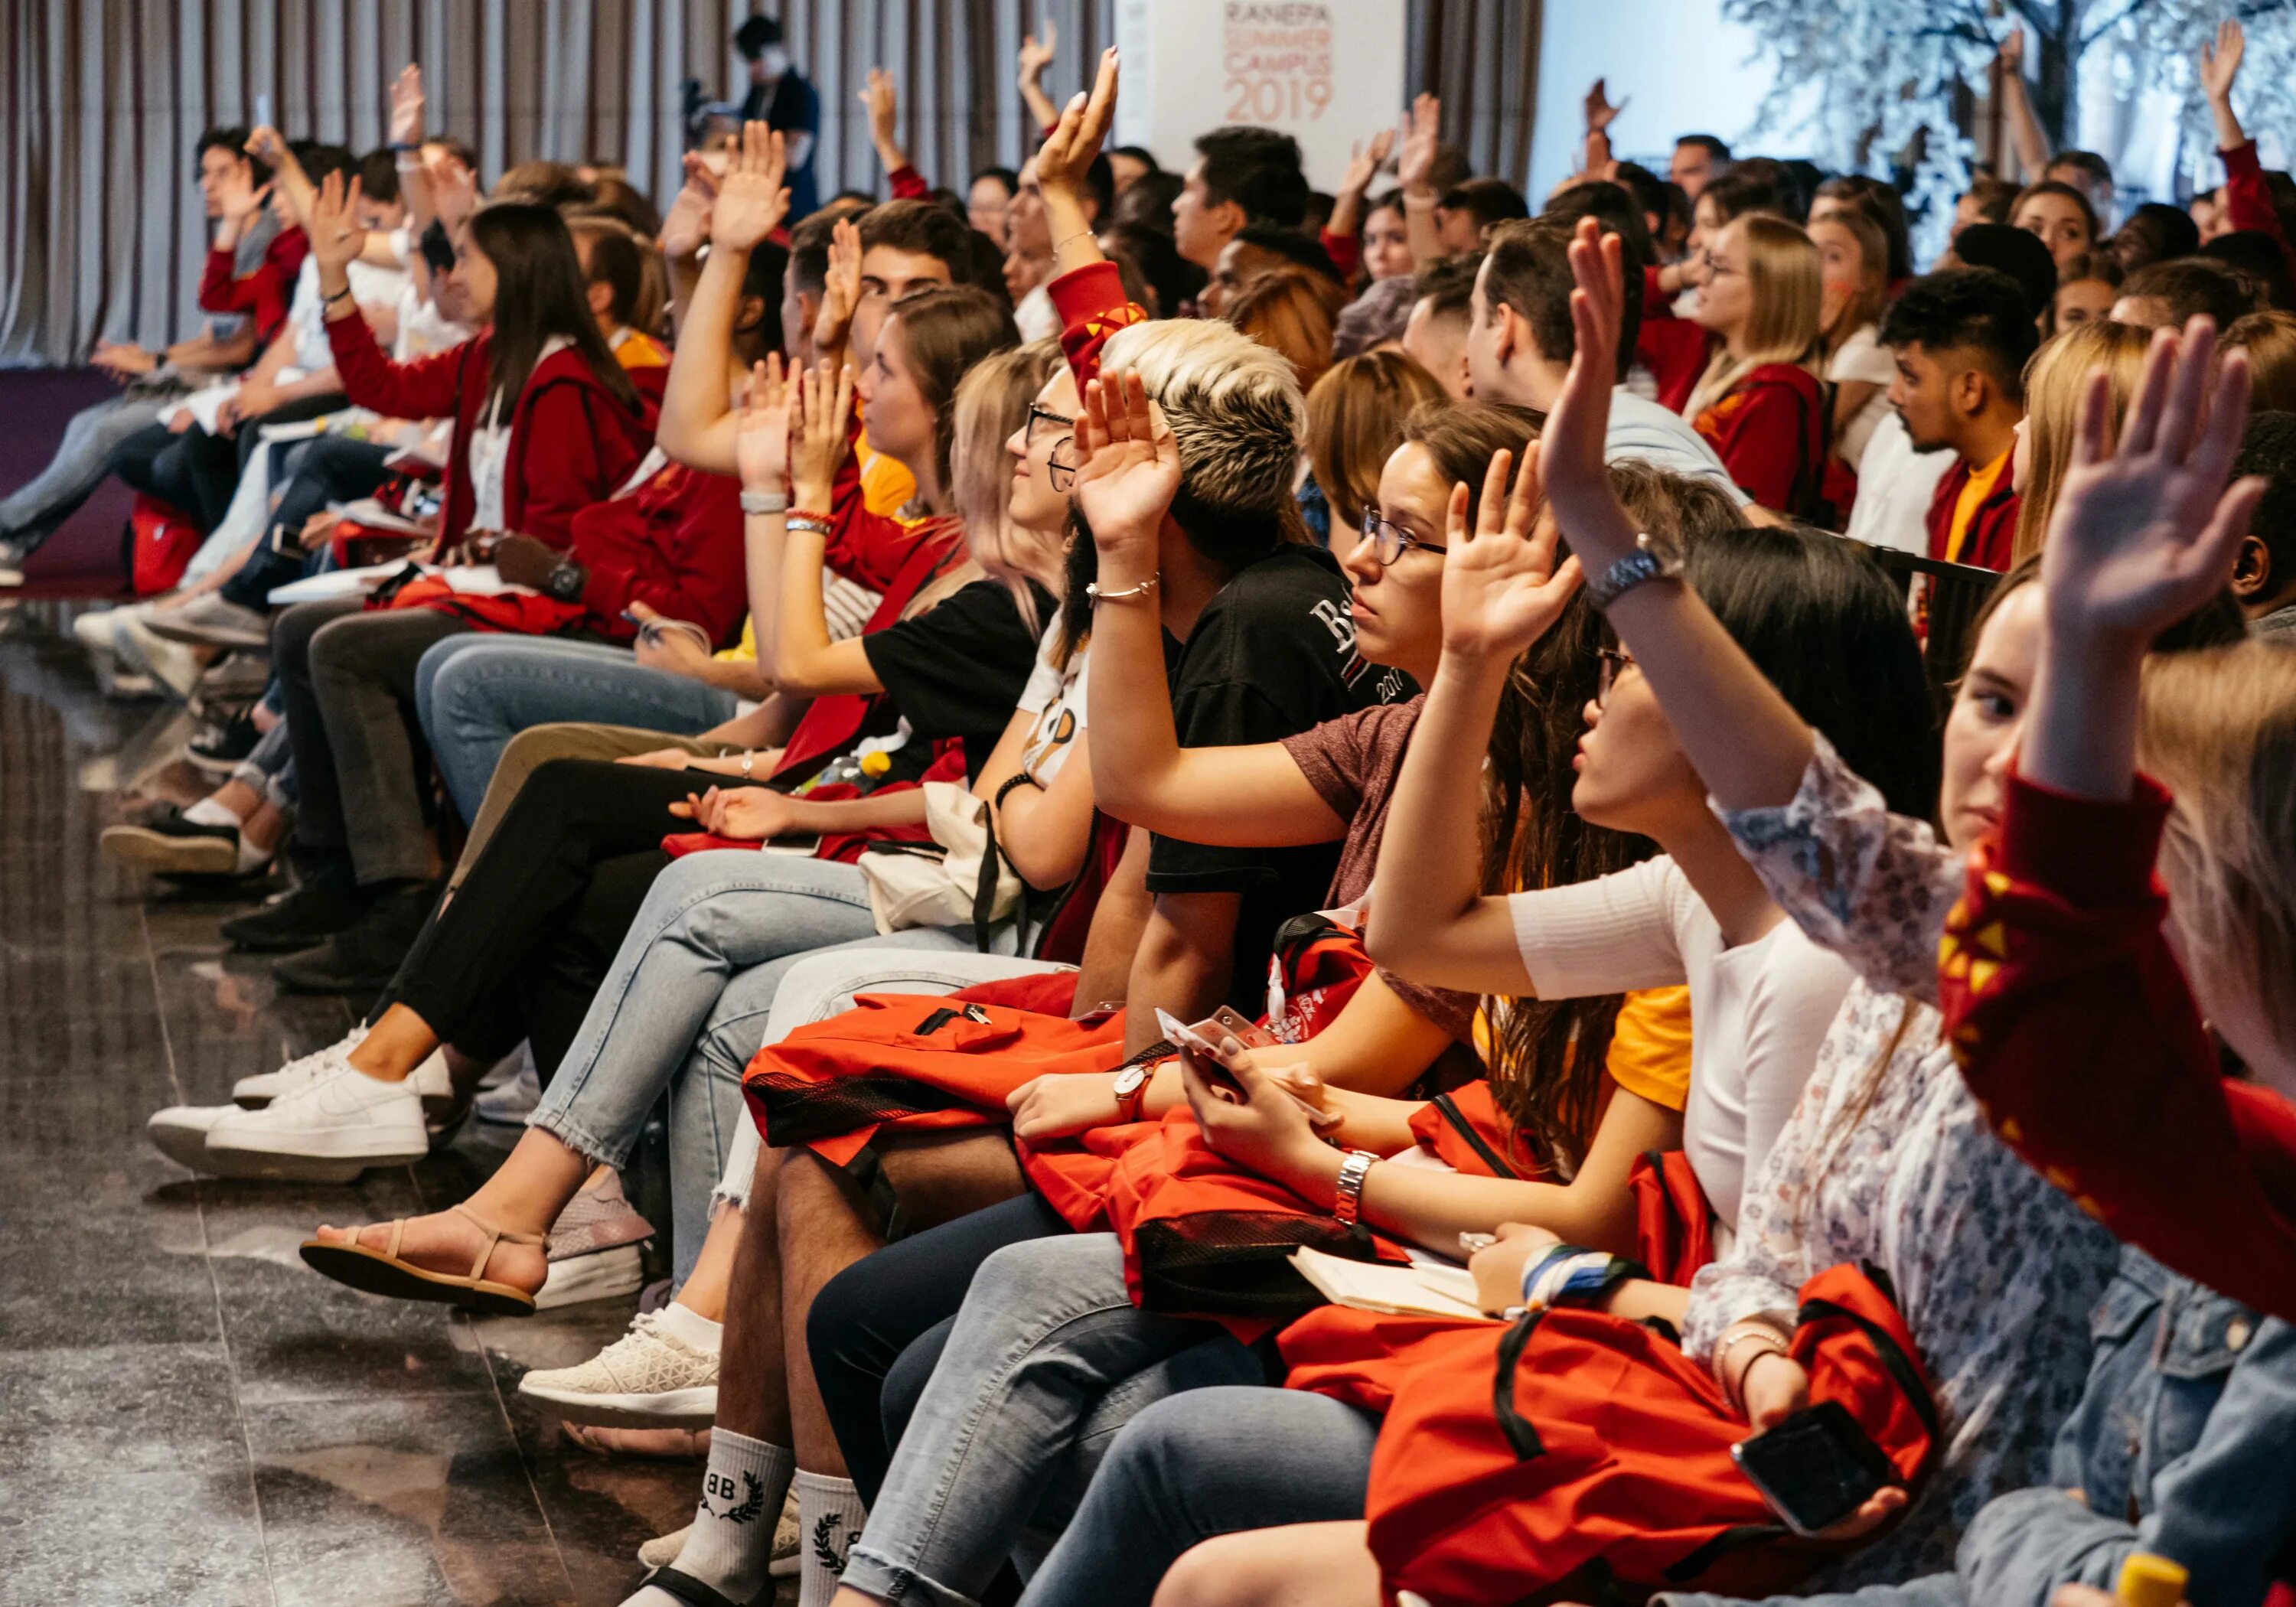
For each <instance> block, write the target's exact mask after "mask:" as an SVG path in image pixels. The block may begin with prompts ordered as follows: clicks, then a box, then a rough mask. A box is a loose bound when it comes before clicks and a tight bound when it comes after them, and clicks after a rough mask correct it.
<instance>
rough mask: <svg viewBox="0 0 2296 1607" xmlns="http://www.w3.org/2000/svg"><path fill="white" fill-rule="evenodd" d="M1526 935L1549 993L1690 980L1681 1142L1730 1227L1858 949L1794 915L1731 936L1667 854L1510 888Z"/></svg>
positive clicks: (1532, 965)
mask: <svg viewBox="0 0 2296 1607" xmlns="http://www.w3.org/2000/svg"><path fill="white" fill-rule="evenodd" d="M1507 902H1508V904H1509V905H1510V906H1512V910H1511V913H1512V914H1513V917H1514V932H1515V947H1517V948H1518V949H1519V950H1520V951H1521V955H1522V963H1523V969H1524V970H1525V971H1526V972H1528V973H1529V977H1530V982H1531V987H1532V988H1533V989H1534V991H1536V992H1537V993H1538V996H1539V997H1541V998H1545V999H1565V998H1579V997H1584V996H1587V995H1589V994H1603V993H1624V992H1626V991H1628V990H1629V989H1631V988H1667V987H1675V986H1679V985H1681V984H1683V983H1685V982H1686V983H1688V984H1689V986H1690V1021H1691V1037H1690V1095H1689V1100H1688V1103H1685V1105H1684V1107H1683V1111H1682V1147H1683V1149H1684V1151H1685V1152H1686V1153H1687V1154H1688V1155H1689V1157H1690V1164H1691V1168H1692V1169H1693V1171H1695V1172H1696V1173H1697V1174H1698V1184H1699V1186H1700V1187H1701V1188H1702V1189H1703V1190H1705V1192H1706V1201H1707V1203H1708V1204H1709V1205H1710V1206H1712V1207H1713V1208H1714V1215H1715V1218H1716V1220H1717V1222H1718V1223H1719V1224H1720V1226H1722V1227H1723V1228H1725V1229H1726V1230H1730V1231H1733V1232H1734V1231H1735V1228H1736V1226H1737V1221H1738V1201H1739V1197H1740V1194H1741V1193H1742V1191H1743V1186H1744V1184H1745V1180H1746V1179H1747V1178H1748V1177H1752V1176H1753V1175H1754V1172H1755V1170H1756V1168H1759V1166H1760V1165H1761V1163H1762V1159H1763V1157H1764V1156H1766V1155H1767V1154H1768V1153H1769V1150H1770V1145H1771V1144H1772V1143H1773V1142H1774V1141H1775V1139H1776V1137H1777V1136H1778V1133H1779V1131H1780V1130H1781V1129H1782V1128H1784V1126H1785V1124H1786V1118H1787V1117H1789V1116H1791V1115H1792V1113H1793V1108H1794V1103H1795V1102H1796V1101H1797V1100H1799V1099H1800V1097H1801V1086H1802V1084H1803V1083H1804V1082H1806V1081H1808V1078H1809V1074H1810V1072H1811V1071H1812V1070H1815V1069H1816V1065H1817V1050H1818V1045H1820V1044H1821V1043H1823V1042H1824V1041H1825V1034H1826V1029H1827V1028H1829V1027H1830V1026H1832V1025H1833V1018H1834V1015H1835V1013H1837V1012H1838V1011H1839V1010H1840V1009H1841V1000H1842V996H1844V995H1845V994H1847V993H1848V992H1849V984H1850V982H1851V980H1852V973H1851V972H1850V969H1849V964H1848V963H1847V962H1845V961H1844V960H1843V959H1842V958H1841V956H1840V955H1835V954H1832V953H1830V952H1828V951H1827V950H1825V949H1823V948H1820V947H1817V945H1816V944H1815V943H1812V942H1811V941H1810V940H1809V939H1808V938H1807V937H1806V936H1804V935H1803V933H1802V930H1801V928H1800V927H1799V926H1796V925H1795V924H1794V923H1793V922H1792V921H1790V920H1781V921H1779V922H1778V923H1777V924H1776V925H1775V926H1773V927H1772V928H1770V930H1769V931H1767V932H1765V933H1764V934H1763V935H1762V936H1761V937H1759V938H1758V939H1755V940H1754V941H1753V942H1751V943H1741V944H1739V945H1738V946H1737V947H1734V948H1726V947H1723V943H1722V929H1721V927H1720V926H1719V925H1718V924H1717V923H1716V922H1715V919H1714V917H1713V915H1712V914H1709V913H1708V911H1707V908H1706V906H1705V904H1704V903H1703V902H1702V901H1701V899H1700V898H1699V897H1698V894H1697V893H1696V892H1695V891H1694V890H1693V889H1692V888H1691V885H1690V879H1689V878H1688V877H1687V876H1685V875H1684V874H1683V873H1682V872H1681V870H1680V869H1679V868H1677V866H1676V865H1675V863H1674V861H1673V860H1672V859H1670V858H1668V857H1665V856H1663V855H1661V857H1658V858H1655V859H1647V860H1644V862H1643V863H1642V864H1640V865H1636V866H1634V867H1632V868H1631V869H1628V870H1624V871H1620V872H1618V873H1615V874H1613V875H1609V876H1603V877H1601V878H1598V879H1597V880H1595V881H1586V882H1580V883H1579V884H1577V885H1575V886H1571V887H1557V888H1547V889H1544V890H1540V891H1538V892H1535V893H1516V894H1513V896H1512V897H1510V898H1508V900H1507Z"/></svg>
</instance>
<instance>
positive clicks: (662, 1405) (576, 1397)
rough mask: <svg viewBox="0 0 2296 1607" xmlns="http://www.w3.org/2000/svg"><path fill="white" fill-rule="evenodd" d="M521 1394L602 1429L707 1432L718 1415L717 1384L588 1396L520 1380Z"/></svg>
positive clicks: (573, 1420)
mask: <svg viewBox="0 0 2296 1607" xmlns="http://www.w3.org/2000/svg"><path fill="white" fill-rule="evenodd" d="M518 1392H519V1394H520V1395H521V1396H522V1397H524V1398H526V1399H528V1400H530V1401H532V1402H533V1403H534V1404H535V1405H536V1406H540V1407H541V1408H542V1409H543V1410H544V1411H545V1412H548V1413H549V1414H551V1415H552V1416H553V1417H558V1418H562V1419H563V1420H565V1421H566V1422H568V1423H586V1424H589V1425H590V1426H592V1427H594V1428H601V1429H706V1428H708V1427H709V1425H710V1423H712V1422H714V1421H715V1420H716V1418H717V1385H716V1384H707V1385H703V1386H701V1387H700V1388H697V1389H692V1390H664V1391H663V1392H661V1393H660V1394H659V1395H585V1394H583V1393H582V1392H580V1391H579V1390H550V1389H537V1388H536V1387H535V1386H534V1385H533V1384H532V1383H530V1382H528V1381H527V1380H526V1379H521V1380H519V1384H518Z"/></svg>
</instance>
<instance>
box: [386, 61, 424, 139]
mask: <svg viewBox="0 0 2296 1607" xmlns="http://www.w3.org/2000/svg"><path fill="white" fill-rule="evenodd" d="M422 110H423V107H422V68H420V67H418V66H417V65H415V64H414V62H412V61H409V62H408V63H407V64H406V66H404V67H402V68H400V69H399V70H398V77H397V78H393V79H392V80H391V81H390V143H392V144H394V145H412V144H414V143H415V142H417V141H418V140H420V139H421V138H422Z"/></svg>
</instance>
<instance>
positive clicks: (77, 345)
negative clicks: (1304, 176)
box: [0, 0, 1540, 364]
mask: <svg viewBox="0 0 2296 1607" xmlns="http://www.w3.org/2000/svg"><path fill="white" fill-rule="evenodd" d="M1408 5H1409V10H1410V13H1411V20H1410V35H1409V37H1410V47H1409V50H1410V59H1409V62H1408V68H1407V70H1408V74H1409V81H1410V84H1411V86H1413V87H1414V88H1426V89H1432V90H1435V91H1437V92H1438V93H1439V94H1443V95H1444V97H1445V107H1444V112H1445V116H1444V121H1445V126H1446V134H1447V136H1448V137H1450V138H1452V139H1454V140H1456V141H1457V142H1458V143H1460V144H1462V145H1463V146H1464V148H1465V150H1466V151H1467V153H1468V156H1469V158H1470V160H1471V161H1472V164H1473V166H1474V168H1475V169H1476V170H1477V171H1478V172H1484V173H1497V174H1499V175H1501V176H1506V177H1509V178H1512V179H1513V180H1514V181H1515V182H1517V183H1520V182H1521V179H1522V176H1523V175H1524V174H1525V173H1526V172H1527V171H1528V170H1529V150H1530V127H1531V117H1532V111H1533V107H1534V103H1535V102H1536V100H1537V88H1538V18H1539V11H1540V4H1539V3H1538V0H1408ZM755 11H767V12H771V13H773V14H777V15H779V16H780V17H781V19H782V21H783V27H784V29H786V31H787V34H788V37H789V45H790V50H791V55H792V56H793V57H794V58H795V60H796V61H797V62H798V64H799V67H800V68H801V69H802V70H804V71H805V72H806V73H807V75H808V77H809V78H811V79H812V80H813V82H814V84H815V86H816V88H817V89H818V90H819V91H820V94H821V113H822V119H821V143H820V152H819V155H818V157H817V159H816V160H817V162H818V171H819V175H820V181H821V189H822V193H824V195H826V194H828V193H832V192H833V191H834V190H836V189H838V188H840V187H842V186H845V185H857V186H860V187H863V188H875V187H877V186H878V184H879V180H880V175H879V173H878V171H877V162H876V158H875V155H874V153H873V151H872V150H871V148H870V143H869V135H868V125H867V120H866V117H865V112H864V111H863V108H862V106H861V103H860V102H859V100H858V98H857V97H858V94H859V90H860V86H861V84H862V82H863V81H864V79H865V76H866V74H867V72H868V70H869V69H870V68H872V67H874V66H883V67H886V68H888V69H890V70H891V71H892V72H893V73H894V74H895V75H896V77H897V78H898V80H899V83H900V86H901V90H902V96H903V100H902V118H903V124H904V128H903V137H904V138H905V140H906V143H907V145H908V148H909V151H910V153H911V155H912V157H913V159H914V161H915V163H916V165H917V167H918V168H920V169H921V170H922V171H923V172H924V173H926V174H928V175H931V176H933V177H934V178H935V179H936V180H937V181H939V182H942V183H947V184H951V185H953V186H955V187H959V188H962V186H963V184H964V181H965V179H966V178H967V177H968V176H970V175H971V174H972V172H973V171H974V170H975V169H976V168H980V167H981V166H984V165H986V164H988V163H990V162H1000V163H1004V164H1006V165H1013V166H1017V165H1018V163H1019V162H1020V160H1021V157H1022V155H1023V153H1024V138H1025V139H1028V140H1030V141H1033V134H1032V132H1031V131H1029V130H1027V129H1026V128H1025V124H1026V120H1027V119H1026V114H1025V112H1024V111H1023V110H1022V108H1021V99H1020V94H1019V91H1018V89H1017V88H1016V87H1015V86H1014V83H1013V60H1014V57H1015V55H1016V54H1017V53H1018V52H1019V49H1020V45H1021V35H1022V34H1023V33H1024V32H1026V31H1028V30H1029V29H1031V28H1035V27H1037V26H1039V23H1040V20H1041V19H1042V18H1044V17H1046V16H1048V15H1049V16H1050V17H1051V18H1053V19H1054V21H1055V22H1056V24H1057V26H1058V28H1059V30H1060V59H1059V60H1058V61H1056V62H1055V64H1054V67H1053V69H1052V70H1051V72H1050V73H1049V74H1048V78H1047V85H1046V87H1047V88H1048V90H1050V92H1051V93H1052V94H1053V96H1054V99H1055V100H1056V101H1058V100H1062V99H1063V98H1065V97H1066V96H1067V95H1069V94H1073V93H1074V92H1075V91H1076V90H1077V89H1078V88H1079V87H1082V86H1083V84H1084V81H1085V73H1086V70H1087V68H1088V67H1089V66H1090V65H1091V64H1092V63H1093V62H1094V61H1096V60H1097V58H1098V55H1099V53H1100V51H1101V49H1102V48H1103V46H1104V45H1108V44H1109V43H1111V41H1112V40H1113V38H1114V32H1115V20H1114V11H1115V0H1034V4H1025V3H1024V0H875V3H864V0H784V3H783V4H781V5H779V6H778V7H775V6H768V5H764V4H758V0H0V140H4V149H0V362H9V363H47V364H70V363H75V362H78V361H80V360H81V359H82V358H83V357H85V356H86V352H87V350H88V348H89V347H90V346H91V345H92V344H93V342H94V340H96V339H97V338H98V337H99V336H101V337H102V338H105V339H111V340H139V341H142V342H143V343H145V344H147V345H154V344H159V343H162V342H165V341H167V340H174V339H178V338H181V337H182V336H183V335H184V334H186V333H189V332H191V331H192V330H193V329H194V328H195V327H196V324H197V319H198V314H197V311H196V308H195V307H193V293H192V292H193V286H194V284H195V283H196V281H197V279H198V275H199V266H200V261H201V256H202V255H203V253H204V251H205V249H206V240H207V233H208V225H207V222H206V220H205V218H204V217H202V215H201V207H200V197H199V192H198V189H197V186H196V184H194V182H193V168H194V164H193V158H192V150H193V143H194V142H195V141H196V140H197V138H198V136H199V134H200V131H201V129H202V128H205V127H209V126H210V125H215V124H236V125H244V124H248V123H250V122H252V121H253V120H254V119H255V115H256V112H257V110H258V104H259V103H260V102H259V98H258V97H267V98H268V104H269V107H270V110H271V114H272V119H273V120H274V121H275V123H276V124H277V125H278V126H279V127H280V128H281V129H282V130H283V132H284V133H286V134H287V135H289V136H290V137H296V136H300V135H311V136H313V137H316V138H319V139H324V140H329V141H332V142H336V143H343V144H348V145H349V146H351V147H352V148H354V149H357V150H365V149H368V148H371V147H373V146H374V145H377V144H380V143H382V141H383V139H384V137H385V135H386V123H387V119H388V117H389V82H390V79H391V77H392V76H393V75H394V74H395V73H396V72H397V71H398V69H399V68H400V67H401V66H402V65H403V64H405V63H406V62H407V61H418V62H420V63H421V64H422V70H423V78H424V84H425V89H426V91H427V94H428V97H429V102H430V125H431V127H433V128H439V129H444V130H445V131H447V132H448V133H451V134H454V135H458V136H460V137H462V138H463V139H465V140H468V141H469V142H470V143H471V144H472V145H473V146H474V147H475V148H476V149H477V150H478V152H479V155H480V163H481V167H482V168H483V170H484V171H485V172H486V173H488V174H489V175H492V174H496V173H499V172H500V171H502V169H503V168H505V167H507V166H509V165H510V164H512V163H513V162H518V161H524V160H532V159H536V158H543V159H550V160H564V161H581V160H604V161H614V162H619V163H621V164H622V165H623V166H624V167H626V168H627V169H628V171H629V174H630V176H631V178H632V180H633V182H635V183H637V184H640V185H641V186H642V187H644V188H646V189H647V190H649V191H650V192H651V193H652V194H653V195H654V196H655V197H656V198H657V200H659V201H662V202H664V203H666V202H667V201H668V197H669V196H670V194H671V193H674V191H675V188H676V175H677V161H678V154H679V152H680V149H681V136H680V130H679V126H678V119H679V112H680V106H681V86H682V85H683V84H684V82H685V80H686V79H687V78H696V79H699V80H700V81H701V85H702V86H703V89H704V92H705V93H706V94H709V96H711V97H712V98H718V97H724V98H732V99H738V98H739V97H740V95H741V94H742V90H743V88H744V87H745V86H746V85H745V80H744V79H743V78H742V63H741V61H740V59H739V58H738V57H737V56H736V55H735V53H734V50H733V45H732V37H733V30H734V26H735V25H736V24H737V23H738V22H739V21H740V20H741V19H742V17H744V16H746V15H748V14H750V12H755Z"/></svg>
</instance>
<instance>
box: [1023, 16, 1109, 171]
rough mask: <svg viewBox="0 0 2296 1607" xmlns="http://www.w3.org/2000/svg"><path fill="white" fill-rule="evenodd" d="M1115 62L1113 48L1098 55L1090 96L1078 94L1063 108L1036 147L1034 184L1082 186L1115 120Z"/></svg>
mask: <svg viewBox="0 0 2296 1607" xmlns="http://www.w3.org/2000/svg"><path fill="white" fill-rule="evenodd" d="M1116 88H1117V61H1116V51H1115V48H1114V47H1113V46H1111V47H1110V48H1109V49H1107V50H1103V51H1102V52H1101V53H1100V70H1099V72H1098V73H1097V74H1096V75H1095V77H1094V78H1093V84H1092V93H1091V94H1088V95H1087V94H1082V93H1078V94H1076V95H1073V96H1071V97H1070V100H1069V103H1068V104H1067V105H1066V106H1065V107H1063V108H1062V110H1061V118H1060V121H1059V122H1058V123H1057V124H1055V125H1054V128H1053V131H1052V132H1051V133H1050V134H1048V135H1046V136H1045V143H1043V144H1041V145H1039V146H1037V185H1038V186H1039V187H1040V188H1042V189H1046V190H1062V191H1066V192H1069V193H1075V192H1077V191H1078V190H1080V189H1081V188H1082V187H1083V184H1084V176H1085V170H1086V169H1087V168H1090V167H1091V166H1092V159H1093V158H1094V157H1095V156H1098V155H1099V154H1100V146H1101V142H1102V141H1103V140H1105V139H1106V138H1107V137H1108V127H1109V125H1110V124H1111V123H1112V122H1114V121H1115V120H1116Z"/></svg>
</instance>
